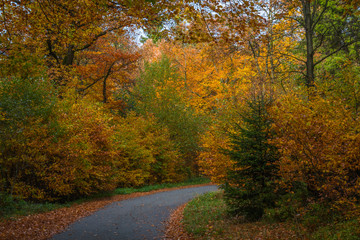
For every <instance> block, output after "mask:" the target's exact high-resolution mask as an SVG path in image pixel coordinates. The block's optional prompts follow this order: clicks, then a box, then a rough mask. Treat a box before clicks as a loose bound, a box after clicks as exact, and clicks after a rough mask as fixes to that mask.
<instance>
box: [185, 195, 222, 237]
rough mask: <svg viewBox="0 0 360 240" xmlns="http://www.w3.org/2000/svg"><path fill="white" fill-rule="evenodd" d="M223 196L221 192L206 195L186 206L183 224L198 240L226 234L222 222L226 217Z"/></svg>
mask: <svg viewBox="0 0 360 240" xmlns="http://www.w3.org/2000/svg"><path fill="white" fill-rule="evenodd" d="M222 194H223V193H222V192H221V191H218V192H211V193H206V194H204V195H201V196H199V197H197V198H195V199H194V200H192V201H191V202H189V204H188V205H187V206H186V208H185V210H184V220H183V223H184V226H185V229H186V231H187V232H189V233H190V234H191V235H192V236H194V237H195V238H196V239H198V238H201V237H204V236H208V235H211V236H216V235H221V234H222V233H223V232H224V228H223V223H222V220H223V219H224V218H225V215H226V205H225V202H224V200H223V198H222Z"/></svg>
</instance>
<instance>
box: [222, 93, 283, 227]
mask: <svg viewBox="0 0 360 240" xmlns="http://www.w3.org/2000/svg"><path fill="white" fill-rule="evenodd" d="M267 104H268V103H267V101H266V100H265V99H264V97H263V96H258V97H254V98H253V99H252V100H250V101H249V102H248V110H247V111H246V112H245V113H243V114H241V117H242V124H241V126H240V125H239V124H237V125H236V126H235V130H236V131H235V132H236V133H233V134H230V138H231V148H230V150H227V151H226V152H225V154H227V155H229V156H230V158H231V159H232V160H233V161H234V162H235V164H234V167H233V168H232V170H230V171H229V172H228V174H227V178H226V183H225V184H224V186H223V188H224V192H225V199H226V202H227V205H228V207H229V211H230V213H232V214H234V215H242V216H244V217H245V219H246V220H251V221H253V220H258V219H259V218H261V217H262V215H263V213H264V210H265V209H266V208H268V207H273V206H274V204H275V199H276V194H275V183H274V180H275V178H276V172H277V169H278V168H277V166H276V164H275V162H276V160H277V159H278V151H277V149H276V148H275V147H274V146H272V145H271V144H269V143H268V140H269V139H270V138H271V137H272V135H273V134H272V132H271V129H270V124H271V120H270V118H269V116H268V113H267V110H266V107H267Z"/></svg>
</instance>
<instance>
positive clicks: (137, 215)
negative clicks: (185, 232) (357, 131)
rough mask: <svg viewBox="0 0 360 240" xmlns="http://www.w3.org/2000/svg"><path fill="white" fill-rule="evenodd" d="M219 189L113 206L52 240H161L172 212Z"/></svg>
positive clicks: (167, 194) (161, 195)
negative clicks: (198, 197)
mask: <svg viewBox="0 0 360 240" xmlns="http://www.w3.org/2000/svg"><path fill="white" fill-rule="evenodd" d="M217 189H218V187H217V186H202V187H194V188H185V189H178V190H172V191H167V192H160V193H155V194H152V195H147V196H143V197H138V198H132V199H128V200H124V201H120V202H114V203H112V204H110V205H108V206H106V207H105V208H103V209H101V210H99V211H97V212H95V213H94V214H93V215H90V216H88V217H85V218H82V219H80V220H79V221H77V222H75V223H73V224H72V225H70V226H69V228H68V229H67V230H66V231H64V232H62V233H60V234H58V235H55V236H54V237H53V240H95V239H97V240H99V239H101V240H115V239H116V240H125V239H126V240H136V239H161V237H162V235H163V234H164V230H165V224H164V223H165V222H166V220H168V218H169V217H170V213H171V210H173V209H176V208H177V207H178V206H180V205H182V204H184V203H186V202H188V201H190V200H191V199H192V198H194V197H196V196H197V195H200V194H203V193H206V192H211V191H216V190H217Z"/></svg>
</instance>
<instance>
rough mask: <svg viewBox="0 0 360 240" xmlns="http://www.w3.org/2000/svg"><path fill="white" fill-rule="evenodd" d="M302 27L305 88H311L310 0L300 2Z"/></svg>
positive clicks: (312, 60)
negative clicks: (303, 33) (302, 19)
mask: <svg viewBox="0 0 360 240" xmlns="http://www.w3.org/2000/svg"><path fill="white" fill-rule="evenodd" d="M302 5H303V17H304V27H305V35H306V86H307V87H313V86H314V82H315V76H314V67H315V66H314V30H313V19H312V15H311V0H302Z"/></svg>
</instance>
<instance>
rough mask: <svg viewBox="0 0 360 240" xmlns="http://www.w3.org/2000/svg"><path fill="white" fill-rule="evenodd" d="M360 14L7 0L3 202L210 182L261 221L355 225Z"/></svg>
mask: <svg viewBox="0 0 360 240" xmlns="http://www.w3.org/2000/svg"><path fill="white" fill-rule="evenodd" d="M359 18H360V13H359V5H358V1H356V0H296V1H283V0H261V1H253V0H243V1H236V0H235V1H233V0H231V1H218V0H202V1H192V0H182V1H168V0H119V1H109V0H81V1H72V0H63V1H47V0H34V1H33V0H24V1H16V0H14V1H10V0H2V1H1V2H0V25H1V29H2V30H1V31H0V150H1V151H0V191H1V195H0V201H2V199H4V198H8V197H9V196H10V197H13V198H18V199H25V200H28V201H37V202H44V201H68V200H71V199H76V198H79V197H82V196H86V195H91V194H93V193H97V192H103V191H111V190H113V189H115V188H117V187H129V186H131V187H138V186H143V185H148V184H153V183H163V182H178V181H182V180H185V179H187V178H190V177H193V176H198V175H201V174H202V175H206V176H209V177H210V178H211V179H212V181H213V182H216V183H219V184H222V186H223V188H224V190H225V198H226V199H227V203H228V206H229V209H230V212H232V213H234V214H242V215H244V216H246V217H247V218H248V219H250V220H256V219H259V218H261V217H262V216H263V215H264V213H266V212H267V211H268V210H267V209H277V207H280V208H279V209H280V210H273V211H272V212H270V213H271V214H274V216H277V217H278V218H279V220H284V219H286V218H287V217H289V216H288V215H292V216H295V215H297V214H300V215H301V214H303V213H306V212H309V211H315V210H316V209H318V208H321V207H324V208H325V209H327V212H328V213H329V214H330V212H331V213H333V212H335V213H336V214H338V215H339V216H342V217H344V218H345V219H349V218H354V217H356V216H360V208H359V206H360V205H359V200H360V118H359V117H360V65H359V64H360V48H359V46H360V42H359V40H360V31H359V29H360V21H359V20H360V19H359ZM139 29H142V30H143V31H144V34H145V35H146V36H143V37H142V39H141V43H140V42H139V41H137V40H136V39H135V37H134V36H136V33H138V32H139ZM0 205H1V204H0ZM281 207H282V208H281ZM314 209H315V210H314Z"/></svg>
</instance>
